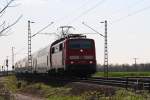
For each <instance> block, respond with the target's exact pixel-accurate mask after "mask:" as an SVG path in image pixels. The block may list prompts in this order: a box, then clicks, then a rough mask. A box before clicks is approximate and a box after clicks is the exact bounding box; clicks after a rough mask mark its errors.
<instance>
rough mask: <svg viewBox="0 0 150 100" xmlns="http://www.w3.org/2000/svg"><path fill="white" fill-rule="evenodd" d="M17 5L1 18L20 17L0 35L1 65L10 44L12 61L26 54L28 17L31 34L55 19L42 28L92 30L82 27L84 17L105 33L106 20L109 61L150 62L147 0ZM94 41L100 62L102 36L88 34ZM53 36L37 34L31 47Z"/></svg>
mask: <svg viewBox="0 0 150 100" xmlns="http://www.w3.org/2000/svg"><path fill="white" fill-rule="evenodd" d="M14 4H18V6H16V7H11V8H9V9H7V12H6V13H5V15H4V16H3V19H7V21H8V22H9V23H11V22H13V20H15V19H16V18H17V17H18V16H19V15H21V14H22V15H23V17H22V19H21V20H20V21H19V23H17V24H16V25H15V26H14V27H13V28H12V30H11V31H10V33H11V35H10V36H7V37H0V45H1V52H0V65H2V64H4V59H5V58H6V56H9V60H10V64H11V47H12V46H14V47H15V52H16V53H17V54H16V56H15V61H17V60H18V59H20V58H23V57H25V56H26V55H27V21H28V20H31V21H34V22H35V23H34V24H32V25H31V29H32V34H34V33H36V32H37V31H39V30H40V29H41V28H43V27H44V26H46V25H47V24H49V23H50V22H52V21H53V22H54V24H53V25H52V26H50V27H49V28H47V29H46V30H44V31H43V32H49V33H52V32H58V31H57V28H58V27H59V26H62V25H71V26H73V27H75V30H72V33H83V32H84V33H85V32H88V33H90V32H91V33H94V32H93V31H92V30H90V29H88V28H87V27H85V26H84V25H83V24H82V22H83V21H84V22H85V23H87V24H88V25H90V26H91V27H92V28H94V29H96V30H97V31H99V32H100V33H102V34H104V24H101V23H100V22H101V21H104V20H107V21H108V47H109V48H108V49H109V63H113V64H116V63H119V64H123V63H129V64H132V63H134V59H133V58H135V57H136V58H138V60H137V63H148V62H150V52H149V51H150V46H149V44H148V43H150V39H149V38H150V28H149V26H150V20H149V18H150V0H17V1H16V2H15V3H14ZM88 37H89V38H93V39H95V41H96V53H97V61H98V63H100V64H103V58H104V54H103V52H104V39H103V37H100V36H99V35H94V34H93V35H88ZM55 39H56V37H55V36H52V35H51V36H48V35H37V36H36V37H34V38H33V39H32V51H33V52H35V51H37V50H38V49H40V48H42V47H44V46H46V45H47V44H49V43H51V42H52V41H54V40H55Z"/></svg>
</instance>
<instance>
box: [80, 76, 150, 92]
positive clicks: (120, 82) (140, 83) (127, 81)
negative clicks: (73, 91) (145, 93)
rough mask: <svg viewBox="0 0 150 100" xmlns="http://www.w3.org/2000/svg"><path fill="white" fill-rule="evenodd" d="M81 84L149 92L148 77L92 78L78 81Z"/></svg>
mask: <svg viewBox="0 0 150 100" xmlns="http://www.w3.org/2000/svg"><path fill="white" fill-rule="evenodd" d="M80 81H81V82H86V83H94V84H99V85H110V86H116V87H123V88H126V89H128V88H132V89H135V90H149V92H150V78H149V77H125V78H120V77H118V78H116V77H115V78H105V77H92V78H87V79H82V80H80Z"/></svg>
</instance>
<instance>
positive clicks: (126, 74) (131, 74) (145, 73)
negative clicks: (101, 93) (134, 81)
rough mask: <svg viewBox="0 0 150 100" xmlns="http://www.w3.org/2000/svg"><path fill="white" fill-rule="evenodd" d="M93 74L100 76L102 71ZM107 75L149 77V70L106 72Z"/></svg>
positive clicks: (102, 74)
mask: <svg viewBox="0 0 150 100" xmlns="http://www.w3.org/2000/svg"><path fill="white" fill-rule="evenodd" d="M93 76H95V77H102V76H104V72H97V73H95V74H94V75H93ZM108 76H109V77H150V72H108Z"/></svg>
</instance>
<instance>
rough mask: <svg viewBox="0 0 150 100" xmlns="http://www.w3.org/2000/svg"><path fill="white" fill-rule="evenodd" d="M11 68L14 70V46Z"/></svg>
mask: <svg viewBox="0 0 150 100" xmlns="http://www.w3.org/2000/svg"><path fill="white" fill-rule="evenodd" d="M12 70H14V47H12Z"/></svg>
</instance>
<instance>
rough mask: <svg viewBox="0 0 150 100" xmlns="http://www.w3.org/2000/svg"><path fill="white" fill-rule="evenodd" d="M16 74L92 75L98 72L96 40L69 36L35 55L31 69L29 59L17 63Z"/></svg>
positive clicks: (81, 36)
mask: <svg viewBox="0 0 150 100" xmlns="http://www.w3.org/2000/svg"><path fill="white" fill-rule="evenodd" d="M15 72H16V73H38V74H42V73H52V72H55V73H59V72H63V73H67V74H71V75H75V74H76V75H91V74H93V73H95V72H96V53H95V43H94V40H93V39H89V38H86V36H85V35H83V34H69V35H67V36H65V37H63V38H60V39H58V40H56V41H54V42H53V43H52V44H51V45H48V46H47V47H45V48H43V49H41V50H39V51H37V52H35V53H33V54H32V67H31V68H30V67H28V58H27V57H26V58H24V59H22V60H20V61H18V62H16V64H15Z"/></svg>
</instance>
